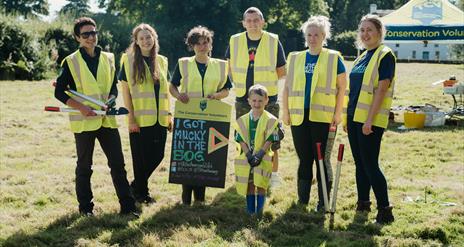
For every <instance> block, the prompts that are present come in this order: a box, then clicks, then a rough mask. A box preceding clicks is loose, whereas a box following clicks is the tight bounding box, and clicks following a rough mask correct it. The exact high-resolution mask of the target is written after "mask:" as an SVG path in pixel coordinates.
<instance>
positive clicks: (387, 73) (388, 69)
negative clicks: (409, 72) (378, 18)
mask: <svg viewBox="0 0 464 247" xmlns="http://www.w3.org/2000/svg"><path fill="white" fill-rule="evenodd" d="M394 74H395V58H394V57H393V55H392V54H391V53H389V54H387V55H385V57H384V58H383V59H382V60H381V61H380V64H379V85H378V87H377V90H375V92H374V98H373V100H372V104H371V107H370V108H369V112H368V113H367V119H366V122H365V123H364V124H363V127H362V132H363V134H364V135H369V134H371V133H372V132H373V131H372V122H373V121H374V117H375V116H376V115H377V114H378V113H379V111H380V108H381V106H382V102H383V100H384V99H385V95H386V94H387V92H388V89H389V88H390V83H391V81H392V79H393V77H394Z"/></svg>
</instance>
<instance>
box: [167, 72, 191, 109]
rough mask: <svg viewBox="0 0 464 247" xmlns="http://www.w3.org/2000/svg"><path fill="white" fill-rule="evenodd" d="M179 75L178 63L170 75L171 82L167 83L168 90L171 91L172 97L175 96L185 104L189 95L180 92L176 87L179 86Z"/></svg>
mask: <svg viewBox="0 0 464 247" xmlns="http://www.w3.org/2000/svg"><path fill="white" fill-rule="evenodd" d="M180 81H181V75H180V69H179V64H177V65H176V68H175V69H174V74H173V75H172V79H171V83H170V85H169V92H170V93H171V95H172V97H174V98H176V99H177V100H179V101H180V102H182V103H184V104H187V103H188V102H189V97H188V95H187V94H186V93H180V92H179V89H178V88H177V87H179V86H180Z"/></svg>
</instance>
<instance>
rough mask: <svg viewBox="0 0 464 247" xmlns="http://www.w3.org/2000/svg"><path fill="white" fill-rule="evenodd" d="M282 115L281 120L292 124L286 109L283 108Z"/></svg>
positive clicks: (286, 123)
mask: <svg viewBox="0 0 464 247" xmlns="http://www.w3.org/2000/svg"><path fill="white" fill-rule="evenodd" d="M283 113H284V114H283V116H282V121H283V122H284V124H285V125H287V126H289V125H291V124H292V120H291V119H290V112H289V111H288V110H284V112H283Z"/></svg>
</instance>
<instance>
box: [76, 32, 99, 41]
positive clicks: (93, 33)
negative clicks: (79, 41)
mask: <svg viewBox="0 0 464 247" xmlns="http://www.w3.org/2000/svg"><path fill="white" fill-rule="evenodd" d="M97 34H98V31H90V32H83V33H81V34H80V35H79V36H81V37H82V38H83V39H88V38H89V37H90V35H92V36H94V37H95V36H97Z"/></svg>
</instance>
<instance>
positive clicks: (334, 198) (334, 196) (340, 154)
mask: <svg viewBox="0 0 464 247" xmlns="http://www.w3.org/2000/svg"><path fill="white" fill-rule="evenodd" d="M344 151H345V145H344V144H340V145H339V146H338V157H337V170H336V171H335V180H334V184H333V194H332V198H331V199H330V213H331V214H334V213H335V205H336V204H337V193H338V185H339V183H340V172H341V170H342V161H343V152H344Z"/></svg>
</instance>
